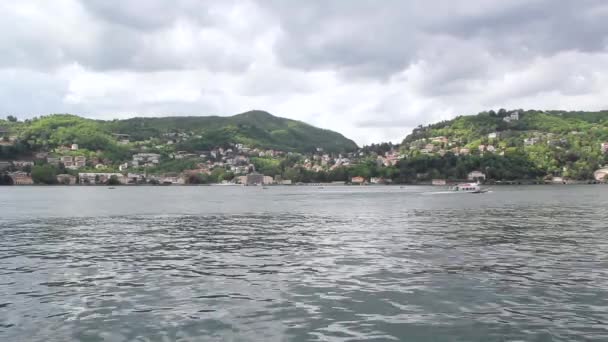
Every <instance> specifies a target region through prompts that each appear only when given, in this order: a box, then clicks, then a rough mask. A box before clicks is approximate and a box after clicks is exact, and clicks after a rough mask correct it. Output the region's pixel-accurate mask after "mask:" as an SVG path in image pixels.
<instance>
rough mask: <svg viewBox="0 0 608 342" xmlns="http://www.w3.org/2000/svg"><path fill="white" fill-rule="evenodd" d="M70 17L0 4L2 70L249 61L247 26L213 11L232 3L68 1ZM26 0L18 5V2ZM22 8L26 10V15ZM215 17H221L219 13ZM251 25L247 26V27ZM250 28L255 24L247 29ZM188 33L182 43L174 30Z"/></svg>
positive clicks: (233, 66) (244, 64)
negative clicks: (235, 25)
mask: <svg viewBox="0 0 608 342" xmlns="http://www.w3.org/2000/svg"><path fill="white" fill-rule="evenodd" d="M60 4H61V5H62V6H64V7H63V8H61V9H57V10H55V11H56V12H61V11H62V10H64V11H66V12H69V16H66V17H62V18H61V20H59V19H58V17H57V15H58V13H53V11H51V10H48V11H46V12H45V9H44V8H42V9H40V10H39V13H32V14H30V15H27V13H26V12H27V11H31V9H30V8H27V7H25V8H26V10H27V11H24V10H23V9H22V8H19V6H20V4H19V3H15V5H4V6H3V5H0V16H2V18H3V21H2V22H0V30H2V31H3V32H4V33H3V35H2V36H1V37H0V44H1V45H2V46H5V47H7V49H6V50H5V51H4V53H3V54H1V55H0V68H11V67H24V68H35V69H38V70H41V71H45V70H47V71H48V70H53V69H55V68H57V67H61V66H64V65H67V64H71V63H77V64H80V65H82V66H84V67H86V68H89V69H92V70H101V71H107V70H135V71H164V70H179V69H197V68H203V69H208V70H212V71H220V72H243V71H244V70H246V69H247V68H248V66H249V65H250V64H251V62H252V60H251V56H250V55H248V54H247V47H248V46H249V45H250V44H251V43H252V40H251V39H250V38H251V37H250V36H249V34H250V32H245V33H246V34H243V36H239V34H242V33H243V32H233V31H230V30H229V28H227V27H226V26H227V25H229V24H230V23H229V22H226V21H225V20H222V19H223V18H221V16H219V15H217V14H215V15H213V13H217V12H222V11H226V12H229V11H230V10H231V9H232V7H231V6H236V5H235V3H233V2H232V1H227V2H221V3H219V2H210V1H195V0H179V1H176V2H168V1H160V0H146V1H106V0H104V1H101V0H90V1H89V0H87V1H79V2H78V1H73V2H70V1H66V2H61V3H60ZM26 5H27V4H26V3H24V6H26ZM24 13H26V14H24ZM218 17H219V18H218ZM249 31H251V30H249ZM253 31H255V30H253ZM183 34H187V35H188V36H187V41H180V40H179V38H180V37H179V35H183Z"/></svg>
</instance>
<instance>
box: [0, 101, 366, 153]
mask: <svg viewBox="0 0 608 342" xmlns="http://www.w3.org/2000/svg"><path fill="white" fill-rule="evenodd" d="M0 129H2V130H3V131H5V135H8V134H10V135H17V136H19V137H20V140H22V141H27V142H28V144H29V146H30V147H31V148H36V147H44V148H45V149H48V148H53V147H57V146H62V145H69V144H72V143H77V144H79V145H80V147H81V148H85V149H89V150H111V149H116V148H117V146H116V144H115V141H116V136H115V134H124V135H128V136H129V139H130V141H131V142H137V141H146V140H147V141H149V140H150V139H152V140H154V139H156V140H162V141H166V140H167V137H172V136H178V137H187V139H178V140H179V141H180V142H179V146H176V147H178V148H179V149H181V150H185V151H200V150H208V149H210V148H214V147H218V146H222V145H227V144H234V143H241V144H244V145H247V146H250V147H259V148H265V149H277V150H282V151H288V152H289V151H294V152H311V151H314V150H315V149H316V148H318V147H320V148H323V149H324V150H325V151H328V152H343V151H347V152H350V151H354V150H356V149H357V145H356V144H355V143H354V142H353V141H352V140H349V139H347V138H345V137H344V136H343V135H341V134H339V133H337V132H334V131H330V130H326V129H320V128H317V127H314V126H311V125H308V124H306V123H303V122H301V121H295V120H290V119H285V118H280V117H276V116H273V115H271V114H269V113H267V112H263V111H250V112H246V113H242V114H238V115H234V116H229V117H219V116H191V117H162V118H133V119H127V120H113V121H101V120H91V119H85V118H81V117H78V116H74V115H64V114H58V115H49V116H44V117H40V118H37V119H33V120H26V121H25V122H10V121H8V120H6V121H5V120H0ZM6 132H8V133H6ZM113 134H114V135H113ZM118 147H120V146H118Z"/></svg>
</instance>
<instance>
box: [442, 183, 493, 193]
mask: <svg viewBox="0 0 608 342" xmlns="http://www.w3.org/2000/svg"><path fill="white" fill-rule="evenodd" d="M451 190H452V191H455V192H466V193H471V194H483V193H486V192H488V190H487V189H482V188H481V185H480V184H479V183H460V184H457V185H456V186H454V187H452V188H451Z"/></svg>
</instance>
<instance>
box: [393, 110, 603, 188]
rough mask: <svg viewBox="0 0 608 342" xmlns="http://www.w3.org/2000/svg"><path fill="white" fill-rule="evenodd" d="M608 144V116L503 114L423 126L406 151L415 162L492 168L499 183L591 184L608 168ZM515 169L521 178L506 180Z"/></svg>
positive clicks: (533, 112)
mask: <svg viewBox="0 0 608 342" xmlns="http://www.w3.org/2000/svg"><path fill="white" fill-rule="evenodd" d="M606 142H608V111H600V112H565V111H536V110H528V111H523V110H510V111H507V110H504V109H501V110H499V111H498V112H494V111H489V112H482V113H479V114H477V115H473V116H460V117H457V118H455V119H453V120H449V121H443V122H439V123H436V124H432V125H429V126H425V127H423V126H419V127H418V128H416V129H414V131H413V132H412V134H410V135H408V136H407V137H406V138H405V139H404V140H403V143H402V149H403V150H404V151H405V152H406V154H407V155H408V156H409V157H410V158H413V159H416V158H422V159H433V158H437V159H442V158H443V157H445V156H448V157H450V156H457V157H460V158H464V159H467V161H468V162H469V163H473V164H475V165H474V167H478V168H480V169H489V172H490V173H492V172H493V173H494V175H489V176H490V177H492V178H495V179H505V178H532V177H538V176H541V175H546V176H559V177H567V178H572V179H591V178H593V172H594V171H595V170H596V169H598V168H600V167H602V166H603V165H605V164H608V158H607V154H606V152H607V150H606V149H607V148H608V144H605V143H606ZM442 156H443V157H442ZM443 159H445V158H443ZM456 163H457V162H456ZM440 164H441V163H440ZM453 166H457V165H451V166H450V165H443V164H441V165H439V166H438V167H437V169H438V170H437V172H438V173H440V174H441V175H443V176H450V174H449V173H450V172H451V171H450V170H449V169H450V167H453ZM468 168H470V165H469V166H468ZM492 168H493V169H494V170H492ZM505 169H508V170H505ZM513 170H519V171H516V172H519V174H507V175H505V173H509V172H511V171H513ZM454 172H457V171H454ZM446 173H448V174H446Z"/></svg>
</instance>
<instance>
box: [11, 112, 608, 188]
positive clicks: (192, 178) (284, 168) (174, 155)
mask: <svg viewBox="0 0 608 342" xmlns="http://www.w3.org/2000/svg"><path fill="white" fill-rule="evenodd" d="M480 115H481V114H480ZM521 115H522V113H521V112H520V111H519V110H515V111H510V112H505V113H504V114H503V115H502V116H498V118H499V119H500V118H501V119H500V121H501V122H503V123H504V124H508V125H516V124H519V123H520V121H521V120H520V119H521ZM497 120H498V119H497ZM429 127H430V126H429ZM425 130H426V131H429V128H428V127H427V128H422V126H420V127H419V128H418V129H415V130H414V132H413V134H412V135H411V137H412V138H411V139H406V140H405V141H404V142H403V143H402V144H401V145H394V144H392V143H382V144H377V145H371V146H364V147H363V148H357V149H356V150H351V151H350V152H342V153H337V152H330V151H324V148H322V147H316V148H310V149H309V151H310V152H308V153H303V152H294V151H282V150H279V149H277V148H274V149H271V148H260V147H256V146H247V145H246V144H243V143H224V144H222V145H221V146H217V147H215V148H210V149H205V150H203V149H200V150H199V149H189V150H181V149H183V148H180V146H187V144H188V142H190V141H193V140H196V139H200V138H201V136H200V135H197V134H196V133H194V132H187V131H180V132H168V133H163V134H162V135H160V136H158V137H154V138H149V139H145V140H142V139H131V136H130V135H129V134H118V133H113V134H111V136H110V140H111V144H109V146H117V147H119V149H120V150H122V151H128V152H127V153H126V154H124V153H123V154H122V155H118V156H116V157H111V158H109V157H108V153H106V152H107V151H104V150H101V149H99V148H97V149H93V148H91V144H90V143H89V144H88V146H86V147H87V148H83V147H81V146H79V143H78V141H77V140H72V141H70V140H67V142H68V143H67V144H66V141H64V142H63V143H61V144H56V145H54V147H52V148H50V147H48V146H47V147H46V148H44V146H43V148H42V149H36V150H30V151H29V152H28V153H24V154H21V155H19V157H18V158H15V159H12V160H6V159H0V185H33V184H43V185H51V184H53V185H203V184H205V185H211V184H223V185H297V184H353V185H368V184H370V185H372V184H373V185H388V184H397V183H398V184H423V185H424V184H428V185H431V184H432V185H449V184H452V183H457V182H460V181H476V182H485V183H492V184H590V183H593V184H596V183H606V181H607V180H608V167H605V166H602V165H601V164H599V167H600V168H599V169H596V170H595V171H593V170H591V172H588V173H587V174H586V175H585V176H584V177H579V178H574V177H568V176H567V174H568V171H569V170H568V167H566V166H564V167H562V168H561V169H559V170H558V171H555V170H554V171H553V172H552V173H549V172H547V173H535V174H534V175H533V176H531V177H527V178H525V179H524V178H523V177H522V178H519V179H520V180H517V179H516V178H506V179H505V178H504V177H500V172H501V170H500V166H496V164H495V165H492V164H491V163H492V162H495V161H496V160H499V159H497V158H505V159H503V160H507V159H508V158H507V157H508V156H509V155H512V154H513V151H515V153H516V154H517V153H518V151H535V152H534V154H535V155H542V154H543V153H546V151H547V149H546V148H552V149H554V150H557V151H559V150H565V147H566V146H568V145H569V144H570V145H572V143H573V142H574V144H580V138H579V137H582V136H583V135H584V133H583V132H581V131H571V132H569V133H568V134H566V135H561V136H556V135H555V134H553V133H550V132H538V131H529V132H527V133H526V134H524V135H519V136H513V135H512V134H511V133H509V132H506V133H505V132H500V131H489V133H485V135H484V136H482V138H481V139H478V140H476V141H466V140H463V139H461V138H459V137H455V136H453V135H452V136H450V135H441V134H432V135H424V134H419V133H421V132H424V131H425ZM509 134H510V136H509ZM20 139H21V138H20V137H19V136H17V135H14V134H11V132H10V131H9V130H5V129H1V128H0V147H2V148H4V147H9V148H13V147H15V146H18V145H19V144H20V143H22V142H21V141H20ZM570 140H572V141H570ZM601 141H605V140H601ZM586 148H587V149H595V150H596V151H597V152H596V153H597V154H598V155H600V156H608V142H601V143H599V144H598V143H597V142H595V143H593V147H586ZM537 150H538V151H537ZM566 157H570V156H569V155H566ZM450 158H452V159H451V160H452V161H453V160H455V159H454V158H456V159H457V160H459V161H462V160H464V162H463V165H464V166H463V168H462V169H461V170H459V171H458V172H457V175H456V176H454V173H453V172H452V175H450V174H449V173H450V172H437V171H438V168H440V167H443V169H441V171H450V169H449V168H451V169H452V170H453V169H456V166H458V165H455V164H453V165H451V166H450V165H443V166H436V165H435V166H433V165H432V164H433V163H435V164H437V162H445V160H449V159H450ZM471 158H477V160H476V162H477V163H476V164H475V163H469V164H467V161H475V160H474V159H471ZM483 158H485V162H486V164H485V167H484V165H483V164H484V163H480V162H479V160H480V159H483ZM603 158H605V157H603ZM408 162H410V164H409V165H408V164H407V163H408ZM416 163H418V164H416ZM471 165H472V166H471ZM489 165H492V166H489ZM498 165H499V164H498ZM506 169H508V167H503V170H506ZM497 176H498V177H497Z"/></svg>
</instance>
